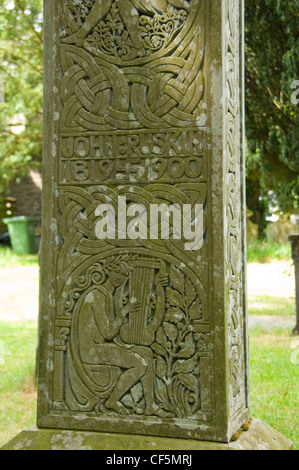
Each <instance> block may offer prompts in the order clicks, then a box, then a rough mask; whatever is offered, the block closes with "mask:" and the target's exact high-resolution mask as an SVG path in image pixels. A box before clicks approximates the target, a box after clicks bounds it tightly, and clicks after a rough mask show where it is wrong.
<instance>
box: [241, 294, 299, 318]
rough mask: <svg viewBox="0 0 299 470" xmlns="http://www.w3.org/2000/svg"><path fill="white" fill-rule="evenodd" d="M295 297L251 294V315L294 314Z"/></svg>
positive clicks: (249, 310) (285, 315)
mask: <svg viewBox="0 0 299 470" xmlns="http://www.w3.org/2000/svg"><path fill="white" fill-rule="evenodd" d="M295 312H296V306H295V297H289V298H286V297H275V296H273V297H272V296H270V295H250V297H249V308H248V313H249V315H272V316H281V317H287V316H294V315H295Z"/></svg>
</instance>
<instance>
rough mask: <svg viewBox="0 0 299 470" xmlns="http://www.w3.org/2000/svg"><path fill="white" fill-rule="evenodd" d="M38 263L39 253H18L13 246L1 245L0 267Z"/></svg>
mask: <svg viewBox="0 0 299 470" xmlns="http://www.w3.org/2000/svg"><path fill="white" fill-rule="evenodd" d="M36 264H38V255H17V254H16V253H14V252H13V251H12V250H11V248H9V247H5V246H0V268H12V267H16V266H30V265H36Z"/></svg>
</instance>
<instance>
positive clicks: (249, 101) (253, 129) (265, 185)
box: [0, 0, 299, 234]
mask: <svg viewBox="0 0 299 470" xmlns="http://www.w3.org/2000/svg"><path fill="white" fill-rule="evenodd" d="M49 1H50V0H49ZM245 6H246V137H247V201H248V207H249V209H251V210H252V211H253V213H254V218H253V222H255V223H258V224H259V228H260V234H262V233H263V231H264V228H265V224H266V220H265V216H266V215H267V214H268V207H269V203H271V205H272V206H279V207H280V208H281V209H282V210H284V211H286V212H295V211H296V210H298V204H299V203H298V199H299V176H298V173H299V117H298V112H299V103H298V104H295V102H294V103H292V100H291V96H292V94H293V93H294V92H295V90H294V89H293V88H292V83H293V82H294V81H296V80H299V0H245ZM42 34H43V33H42V0H2V5H1V9H0V100H1V81H2V82H4V83H5V102H4V103H2V104H1V101H0V113H1V120H0V192H1V190H3V188H4V187H5V185H6V184H7V183H8V182H9V181H10V180H11V179H12V178H13V177H14V176H19V177H22V176H23V175H25V174H28V171H29V170H30V169H32V168H34V167H36V166H40V165H41V156H42V85H43V83H42V74H43V70H42V46H43V45H42ZM297 88H298V89H299V85H298V87H297ZM296 96H297V97H298V98H299V93H298V95H296ZM295 101H296V100H295ZM18 120H20V121H21V122H18ZM18 125H19V126H18ZM20 125H21V126H20ZM22 126H23V130H22ZM20 130H21V131H22V132H20Z"/></svg>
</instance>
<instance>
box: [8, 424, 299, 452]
mask: <svg viewBox="0 0 299 470" xmlns="http://www.w3.org/2000/svg"><path fill="white" fill-rule="evenodd" d="M293 449H294V447H293V444H292V442H291V441H290V440H289V439H287V438H285V437H284V436H282V435H281V434H280V433H278V432H277V431H275V430H274V429H273V428H271V427H270V426H268V425H267V424H265V423H264V422H263V421H261V420H259V419H254V420H253V421H252V423H251V425H250V427H249V429H248V431H246V432H245V431H243V432H241V433H240V436H239V437H238V439H237V440H236V441H234V442H230V443H229V444H225V443H217V442H208V441H194V440H187V439H175V438H163V437H154V436H153V437H152V436H140V435H128V434H108V433H96V432H80V431H66V430H60V429H58V430H54V429H38V428H36V427H33V428H30V429H28V430H25V431H23V432H21V433H20V434H18V435H17V436H16V437H15V438H14V439H12V440H11V441H10V442H8V444H6V445H5V446H4V447H2V448H1V449H0V450H103V451H117V450H119V451H124V450H125V451H143V450H146V451H153V452H156V451H160V450H167V451H172V450H173V451H178V450H179V451H180V450H184V451H197V450H293Z"/></svg>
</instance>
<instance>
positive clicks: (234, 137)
mask: <svg viewBox="0 0 299 470" xmlns="http://www.w3.org/2000/svg"><path fill="white" fill-rule="evenodd" d="M235 3H236V2H234V0H226V2H225V4H226V5H225V7H226V17H225V18H226V25H227V28H226V31H227V36H226V84H227V86H226V134H225V135H226V148H225V151H226V174H227V184H226V187H227V205H226V217H227V226H228V238H227V253H226V258H227V264H228V270H229V276H228V299H229V303H228V315H229V318H228V325H229V347H230V359H229V360H230V403H231V412H232V413H235V412H237V411H238V410H239V409H240V408H241V407H242V406H243V405H244V400H245V393H244V389H243V390H241V383H244V381H245V380H244V374H245V360H246V358H245V351H244V336H243V335H244V308H245V307H244V299H243V286H242V238H241V236H242V219H241V210H240V200H241V199H242V193H241V191H242V181H241V177H240V170H241V149H240V139H239V135H240V131H241V121H240V96H239V82H240V64H239V32H238V24H239V19H238V8H236V5H235Z"/></svg>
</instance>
